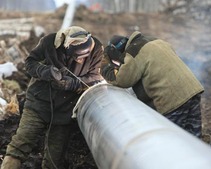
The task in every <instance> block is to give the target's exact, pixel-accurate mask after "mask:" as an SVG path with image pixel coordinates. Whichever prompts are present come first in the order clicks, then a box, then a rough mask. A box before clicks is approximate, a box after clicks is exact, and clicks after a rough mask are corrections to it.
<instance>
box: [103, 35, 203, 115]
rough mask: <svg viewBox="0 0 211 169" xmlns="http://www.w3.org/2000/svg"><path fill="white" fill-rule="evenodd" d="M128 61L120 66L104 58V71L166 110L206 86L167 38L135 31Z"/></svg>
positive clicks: (127, 51)
mask: <svg viewBox="0 0 211 169" xmlns="http://www.w3.org/2000/svg"><path fill="white" fill-rule="evenodd" d="M123 55H124V63H123V64H122V65H121V66H120V68H119V69H116V68H115V67H113V66H112V65H111V64H109V61H108V60H107V59H106V58H104V59H103V62H102V67H101V70H102V72H101V73H102V75H103V76H104V78H105V79H106V80H107V81H108V82H110V83H112V84H114V85H117V86H119V87H123V88H129V87H133V89H134V91H135V93H136V95H137V97H138V98H139V99H140V100H141V101H143V102H144V103H146V104H149V103H151V102H152V103H153V104H151V105H150V106H151V107H153V108H154V109H156V110H157V111H158V112H160V113H162V114H166V113H168V112H171V111H173V110H175V109H177V108H178V107H180V106H181V105H183V104H184V103H185V102H187V101H188V100H189V99H190V98H192V97H193V96H195V95H196V94H198V93H201V92H203V90H204V89H203V87H202V85H201V84H200V82H199V81H198V80H197V79H196V77H195V76H194V75H193V73H192V72H191V71H190V69H189V68H188V67H187V66H186V65H185V64H184V62H183V61H182V60H181V59H180V58H179V57H178V56H177V55H176V53H175V51H174V50H173V49H172V47H171V45H170V44H169V43H167V42H165V41H163V40H160V39H154V38H148V37H145V36H143V35H142V34H141V33H140V32H138V31H136V32H134V33H133V34H132V35H131V36H130V37H129V40H128V42H127V44H126V48H125V52H124V53H123Z"/></svg>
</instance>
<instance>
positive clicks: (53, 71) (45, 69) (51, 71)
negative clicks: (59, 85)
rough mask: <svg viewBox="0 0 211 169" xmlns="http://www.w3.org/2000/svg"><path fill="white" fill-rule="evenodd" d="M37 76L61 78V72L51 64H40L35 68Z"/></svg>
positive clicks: (44, 78)
mask: <svg viewBox="0 0 211 169" xmlns="http://www.w3.org/2000/svg"><path fill="white" fill-rule="evenodd" d="M36 72H37V76H38V78H39V79H41V80H46V81H50V80H61V78H62V74H61V72H60V71H59V69H58V68H56V67H55V66H53V65H47V66H46V65H40V66H39V67H38V68H37V69H36Z"/></svg>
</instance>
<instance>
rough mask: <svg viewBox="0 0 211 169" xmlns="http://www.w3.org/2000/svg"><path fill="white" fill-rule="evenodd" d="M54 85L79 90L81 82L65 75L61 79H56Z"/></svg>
mask: <svg viewBox="0 0 211 169" xmlns="http://www.w3.org/2000/svg"><path fill="white" fill-rule="evenodd" d="M51 85H52V87H53V88H55V89H59V90H70V91H74V92H76V91H78V90H79V89H80V88H81V83H80V81H79V80H78V79H76V78H74V77H70V76H64V77H63V78H62V79H61V80H59V81H58V80H55V81H52V83H51Z"/></svg>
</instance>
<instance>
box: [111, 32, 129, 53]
mask: <svg viewBox="0 0 211 169" xmlns="http://www.w3.org/2000/svg"><path fill="white" fill-rule="evenodd" d="M127 41H128V38H127V37H125V36H120V35H114V36H113V37H112V38H111V39H110V41H109V42H108V45H113V46H114V47H115V48H116V49H118V50H119V51H120V52H121V53H123V52H124V50H125V46H126V44H127Z"/></svg>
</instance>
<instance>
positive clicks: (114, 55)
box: [104, 45, 124, 67]
mask: <svg viewBox="0 0 211 169" xmlns="http://www.w3.org/2000/svg"><path fill="white" fill-rule="evenodd" d="M104 55H105V56H106V57H108V58H109V61H110V63H111V64H114V65H115V67H116V66H117V67H119V66H121V64H123V63H124V56H123V55H122V53H121V52H120V51H119V50H118V49H116V48H115V47H114V46H112V45H109V46H107V47H106V48H105V50H104Z"/></svg>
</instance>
